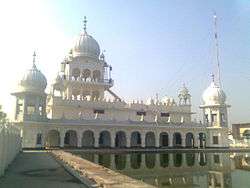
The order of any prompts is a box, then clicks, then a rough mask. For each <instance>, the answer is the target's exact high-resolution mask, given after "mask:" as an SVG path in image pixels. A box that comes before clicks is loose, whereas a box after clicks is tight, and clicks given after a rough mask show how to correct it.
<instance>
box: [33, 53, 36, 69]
mask: <svg viewBox="0 0 250 188" xmlns="http://www.w3.org/2000/svg"><path fill="white" fill-rule="evenodd" d="M33 68H36V52H35V51H34V53H33Z"/></svg>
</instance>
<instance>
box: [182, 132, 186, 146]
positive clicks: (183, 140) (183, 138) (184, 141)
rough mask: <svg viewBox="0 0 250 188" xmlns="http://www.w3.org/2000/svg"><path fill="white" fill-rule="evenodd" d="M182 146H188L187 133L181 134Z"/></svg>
mask: <svg viewBox="0 0 250 188" xmlns="http://www.w3.org/2000/svg"><path fill="white" fill-rule="evenodd" d="M181 146H182V147H186V134H181Z"/></svg>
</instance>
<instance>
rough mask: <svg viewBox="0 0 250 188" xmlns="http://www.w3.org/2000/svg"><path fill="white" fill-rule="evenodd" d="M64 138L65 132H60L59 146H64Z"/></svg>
mask: <svg viewBox="0 0 250 188" xmlns="http://www.w3.org/2000/svg"><path fill="white" fill-rule="evenodd" d="M64 138H65V132H64V131H63V132H60V147H61V148H63V147H64Z"/></svg>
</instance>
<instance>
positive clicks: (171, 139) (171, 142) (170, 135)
mask: <svg viewBox="0 0 250 188" xmlns="http://www.w3.org/2000/svg"><path fill="white" fill-rule="evenodd" d="M168 139H169V142H168V145H169V147H173V133H169V135H168Z"/></svg>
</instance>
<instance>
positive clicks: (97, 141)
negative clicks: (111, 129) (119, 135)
mask: <svg viewBox="0 0 250 188" xmlns="http://www.w3.org/2000/svg"><path fill="white" fill-rule="evenodd" d="M94 136H95V148H98V147H99V136H100V133H99V132H97V133H94Z"/></svg>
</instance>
